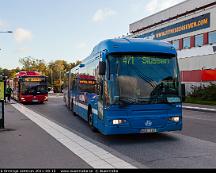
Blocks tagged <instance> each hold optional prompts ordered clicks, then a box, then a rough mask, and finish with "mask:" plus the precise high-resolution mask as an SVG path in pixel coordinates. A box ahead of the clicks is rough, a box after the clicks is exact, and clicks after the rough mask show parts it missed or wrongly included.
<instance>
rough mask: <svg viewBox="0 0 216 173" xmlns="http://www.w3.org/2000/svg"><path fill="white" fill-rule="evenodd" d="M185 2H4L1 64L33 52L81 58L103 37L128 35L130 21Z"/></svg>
mask: <svg viewBox="0 0 216 173" xmlns="http://www.w3.org/2000/svg"><path fill="white" fill-rule="evenodd" d="M182 1H184V0H91V1H90V0H0V32H2V31H7V30H11V31H13V34H5V33H0V49H1V50H0V62H1V63H0V67H2V68H10V69H11V68H15V67H17V66H21V65H20V64H19V59H20V58H22V57H27V56H31V57H34V58H39V59H44V60H45V61H46V62H47V63H48V62H49V61H51V60H56V59H64V60H66V61H68V62H75V61H77V60H82V59H84V58H85V57H86V56H88V55H89V54H90V53H91V50H92V49H93V47H94V46H95V45H96V44H97V43H99V42H100V41H102V40H104V39H108V38H114V37H118V36H121V35H126V34H127V33H128V32H129V24H131V23H133V22H135V21H137V20H140V19H142V18H144V17H146V16H149V15H151V14H154V13H156V12H158V11H161V10H163V9H166V8H168V7H170V6H173V5H175V4H178V3H180V2H182Z"/></svg>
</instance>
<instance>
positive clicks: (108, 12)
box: [92, 8, 117, 22]
mask: <svg viewBox="0 0 216 173" xmlns="http://www.w3.org/2000/svg"><path fill="white" fill-rule="evenodd" d="M116 14H117V13H116V11H114V10H112V9H108V8H105V9H99V10H97V11H96V12H95V14H94V16H93V18H92V20H93V21H94V22H102V21H104V20H105V19H107V18H108V17H111V16H114V15H116Z"/></svg>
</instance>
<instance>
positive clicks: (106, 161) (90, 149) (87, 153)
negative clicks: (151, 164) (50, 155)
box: [12, 103, 136, 169]
mask: <svg viewBox="0 0 216 173" xmlns="http://www.w3.org/2000/svg"><path fill="white" fill-rule="evenodd" d="M12 106H13V107H14V108H16V109H17V110H18V111H20V112H21V113H23V114H24V115H25V116H27V117H28V118H29V119H31V120H32V121H33V122H35V123H36V124H37V125H39V126H40V127H41V128H42V129H44V130H45V131H46V132H47V133H49V134H50V135H51V136H53V137H54V138H55V139H56V140H58V141H59V142H60V143H62V144H63V145H64V146H66V147H67V148H68V149H69V150H70V151H72V152H73V153H75V154H76V155H77V156H79V157H80V158H81V159H83V160H84V161H85V162H86V163H88V164H89V165H90V166H92V167H93V168H119V169H121V168H133V169H135V168H136V167H135V166H133V165H131V164H130V163H127V162H126V161H124V160H122V159H120V158H118V157H116V156H114V155H113V154H111V153H109V152H108V151H106V150H104V149H103V148H100V147H98V146H97V145H95V144H93V143H91V142H89V141H87V140H85V139H83V138H81V137H80V136H78V135H76V134H75V133H73V132H71V131H69V130H67V129H65V128H63V127H61V126H60V125H58V124H56V123H54V122H52V121H51V120H49V119H47V118H45V117H43V116H41V115H39V114H37V113H35V112H34V111H32V110H30V109H28V108H26V107H25V106H23V105H21V104H18V103H17V104H12Z"/></svg>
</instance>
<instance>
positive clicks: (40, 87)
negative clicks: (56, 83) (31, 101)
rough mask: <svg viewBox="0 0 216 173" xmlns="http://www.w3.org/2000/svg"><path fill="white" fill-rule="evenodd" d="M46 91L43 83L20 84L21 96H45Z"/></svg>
mask: <svg viewBox="0 0 216 173" xmlns="http://www.w3.org/2000/svg"><path fill="white" fill-rule="evenodd" d="M47 93H48V89H47V85H46V84H45V83H41V82H22V83H21V94H22V95H40V94H47Z"/></svg>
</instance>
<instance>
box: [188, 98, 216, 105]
mask: <svg viewBox="0 0 216 173" xmlns="http://www.w3.org/2000/svg"><path fill="white" fill-rule="evenodd" d="M185 103H193V104H201V105H216V100H202V99H200V98H194V97H187V98H186V100H185Z"/></svg>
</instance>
